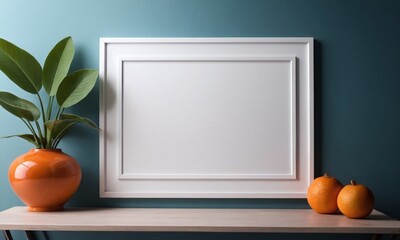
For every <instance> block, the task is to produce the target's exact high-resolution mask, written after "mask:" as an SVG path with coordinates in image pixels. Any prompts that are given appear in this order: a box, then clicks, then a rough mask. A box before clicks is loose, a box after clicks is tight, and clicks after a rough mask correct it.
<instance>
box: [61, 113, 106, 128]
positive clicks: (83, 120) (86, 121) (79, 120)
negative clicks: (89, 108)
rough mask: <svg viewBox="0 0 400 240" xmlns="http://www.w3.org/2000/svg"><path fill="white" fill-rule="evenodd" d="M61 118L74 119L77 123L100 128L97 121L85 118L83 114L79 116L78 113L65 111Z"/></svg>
mask: <svg viewBox="0 0 400 240" xmlns="http://www.w3.org/2000/svg"><path fill="white" fill-rule="evenodd" d="M61 119H63V120H70V121H74V122H76V123H83V124H85V125H87V126H89V127H92V128H95V129H99V127H98V126H97V125H96V123H94V122H93V121H92V120H90V119H88V118H84V117H81V116H78V115H76V114H71V113H64V114H62V115H61Z"/></svg>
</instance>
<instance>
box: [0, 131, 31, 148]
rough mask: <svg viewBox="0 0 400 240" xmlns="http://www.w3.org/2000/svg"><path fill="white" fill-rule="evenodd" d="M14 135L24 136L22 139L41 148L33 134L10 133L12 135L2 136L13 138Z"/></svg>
mask: <svg viewBox="0 0 400 240" xmlns="http://www.w3.org/2000/svg"><path fill="white" fill-rule="evenodd" d="M12 137H19V138H22V139H24V140H26V141H28V142H30V143H32V144H33V145H35V146H36V147H37V148H39V144H38V143H37V142H36V139H35V137H34V136H33V135H32V134H20V135H10V136H4V137H1V138H12Z"/></svg>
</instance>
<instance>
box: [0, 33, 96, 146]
mask: <svg viewBox="0 0 400 240" xmlns="http://www.w3.org/2000/svg"><path fill="white" fill-rule="evenodd" d="M74 54H75V49H74V44H73V42H72V38H71V37H66V38H64V39H62V40H61V41H60V42H58V43H57V44H56V45H55V46H54V48H53V49H52V50H51V51H50V53H49V54H48V56H47V58H46V60H45V63H44V65H43V68H42V67H41V65H40V64H39V62H38V61H37V60H36V59H35V58H34V57H33V56H32V55H31V54H29V53H28V52H26V51H25V50H23V49H21V48H19V47H17V46H15V45H14V44H12V43H10V42H8V41H6V40H4V39H2V38H0V70H1V71H2V72H3V73H4V74H5V75H6V76H7V77H8V78H9V79H10V80H12V81H13V82H14V83H15V84H16V85H18V86H19V87H20V88H21V89H23V90H25V91H26V92H28V93H31V94H34V95H36V96H37V98H38V105H39V107H37V106H36V105H35V104H34V103H32V102H30V101H28V100H25V99H23V98H20V97H17V96H15V95H14V94H12V93H9V92H4V91H0V106H2V107H3V108H4V109H5V110H7V111H8V112H10V113H11V114H13V115H15V116H16V117H18V118H19V119H21V120H22V122H23V123H24V124H25V125H26V126H27V127H28V129H29V130H30V134H20V135H11V136H6V137H5V138H9V137H19V138H22V139H25V140H27V141H29V142H30V143H33V144H34V145H35V147H36V148H46V149H53V148H57V145H58V144H59V143H60V141H61V139H62V138H63V137H64V136H65V134H66V133H67V132H68V130H69V129H70V128H71V127H72V126H73V125H75V124H77V123H83V124H85V125H87V126H90V127H93V128H97V125H96V124H95V123H94V122H92V121H91V120H89V119H87V118H83V117H80V116H78V115H75V114H68V113H65V112H64V111H65V109H66V108H69V107H71V106H73V105H75V104H77V103H78V102H80V101H81V100H83V99H84V98H85V97H86V96H87V95H88V94H89V92H90V91H91V90H92V89H93V87H94V85H95V83H96V80H97V78H98V71H97V70H95V69H81V70H78V71H75V72H73V73H70V74H68V72H69V68H70V66H71V63H72V60H73V58H74ZM42 86H43V88H44V90H45V91H41V89H42ZM44 94H46V95H47V105H46V106H45V105H44V102H43V99H44V98H43V96H41V95H44Z"/></svg>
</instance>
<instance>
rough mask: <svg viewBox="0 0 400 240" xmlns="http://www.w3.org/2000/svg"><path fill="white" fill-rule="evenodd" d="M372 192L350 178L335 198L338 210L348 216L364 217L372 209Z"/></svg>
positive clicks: (373, 201)
mask: <svg viewBox="0 0 400 240" xmlns="http://www.w3.org/2000/svg"><path fill="white" fill-rule="evenodd" d="M374 203H375V198H374V194H373V193H372V192H371V190H369V189H368V188H367V187H366V186H364V185H362V184H357V183H356V182H355V181H353V180H351V181H350V185H347V186H345V187H344V188H343V189H342V191H340V193H339V196H338V198H337V204H338V207H339V210H340V211H341V212H342V213H343V214H344V215H345V216H346V217H349V218H365V217H367V216H368V215H370V214H371V212H372V210H373V209H374Z"/></svg>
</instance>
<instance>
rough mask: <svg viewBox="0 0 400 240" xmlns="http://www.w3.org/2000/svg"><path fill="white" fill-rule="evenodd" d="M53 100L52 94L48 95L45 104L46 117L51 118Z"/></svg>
mask: <svg viewBox="0 0 400 240" xmlns="http://www.w3.org/2000/svg"><path fill="white" fill-rule="evenodd" d="M53 102H54V96H49V101H48V104H47V119H46V120H50V119H51V112H52V111H53Z"/></svg>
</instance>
